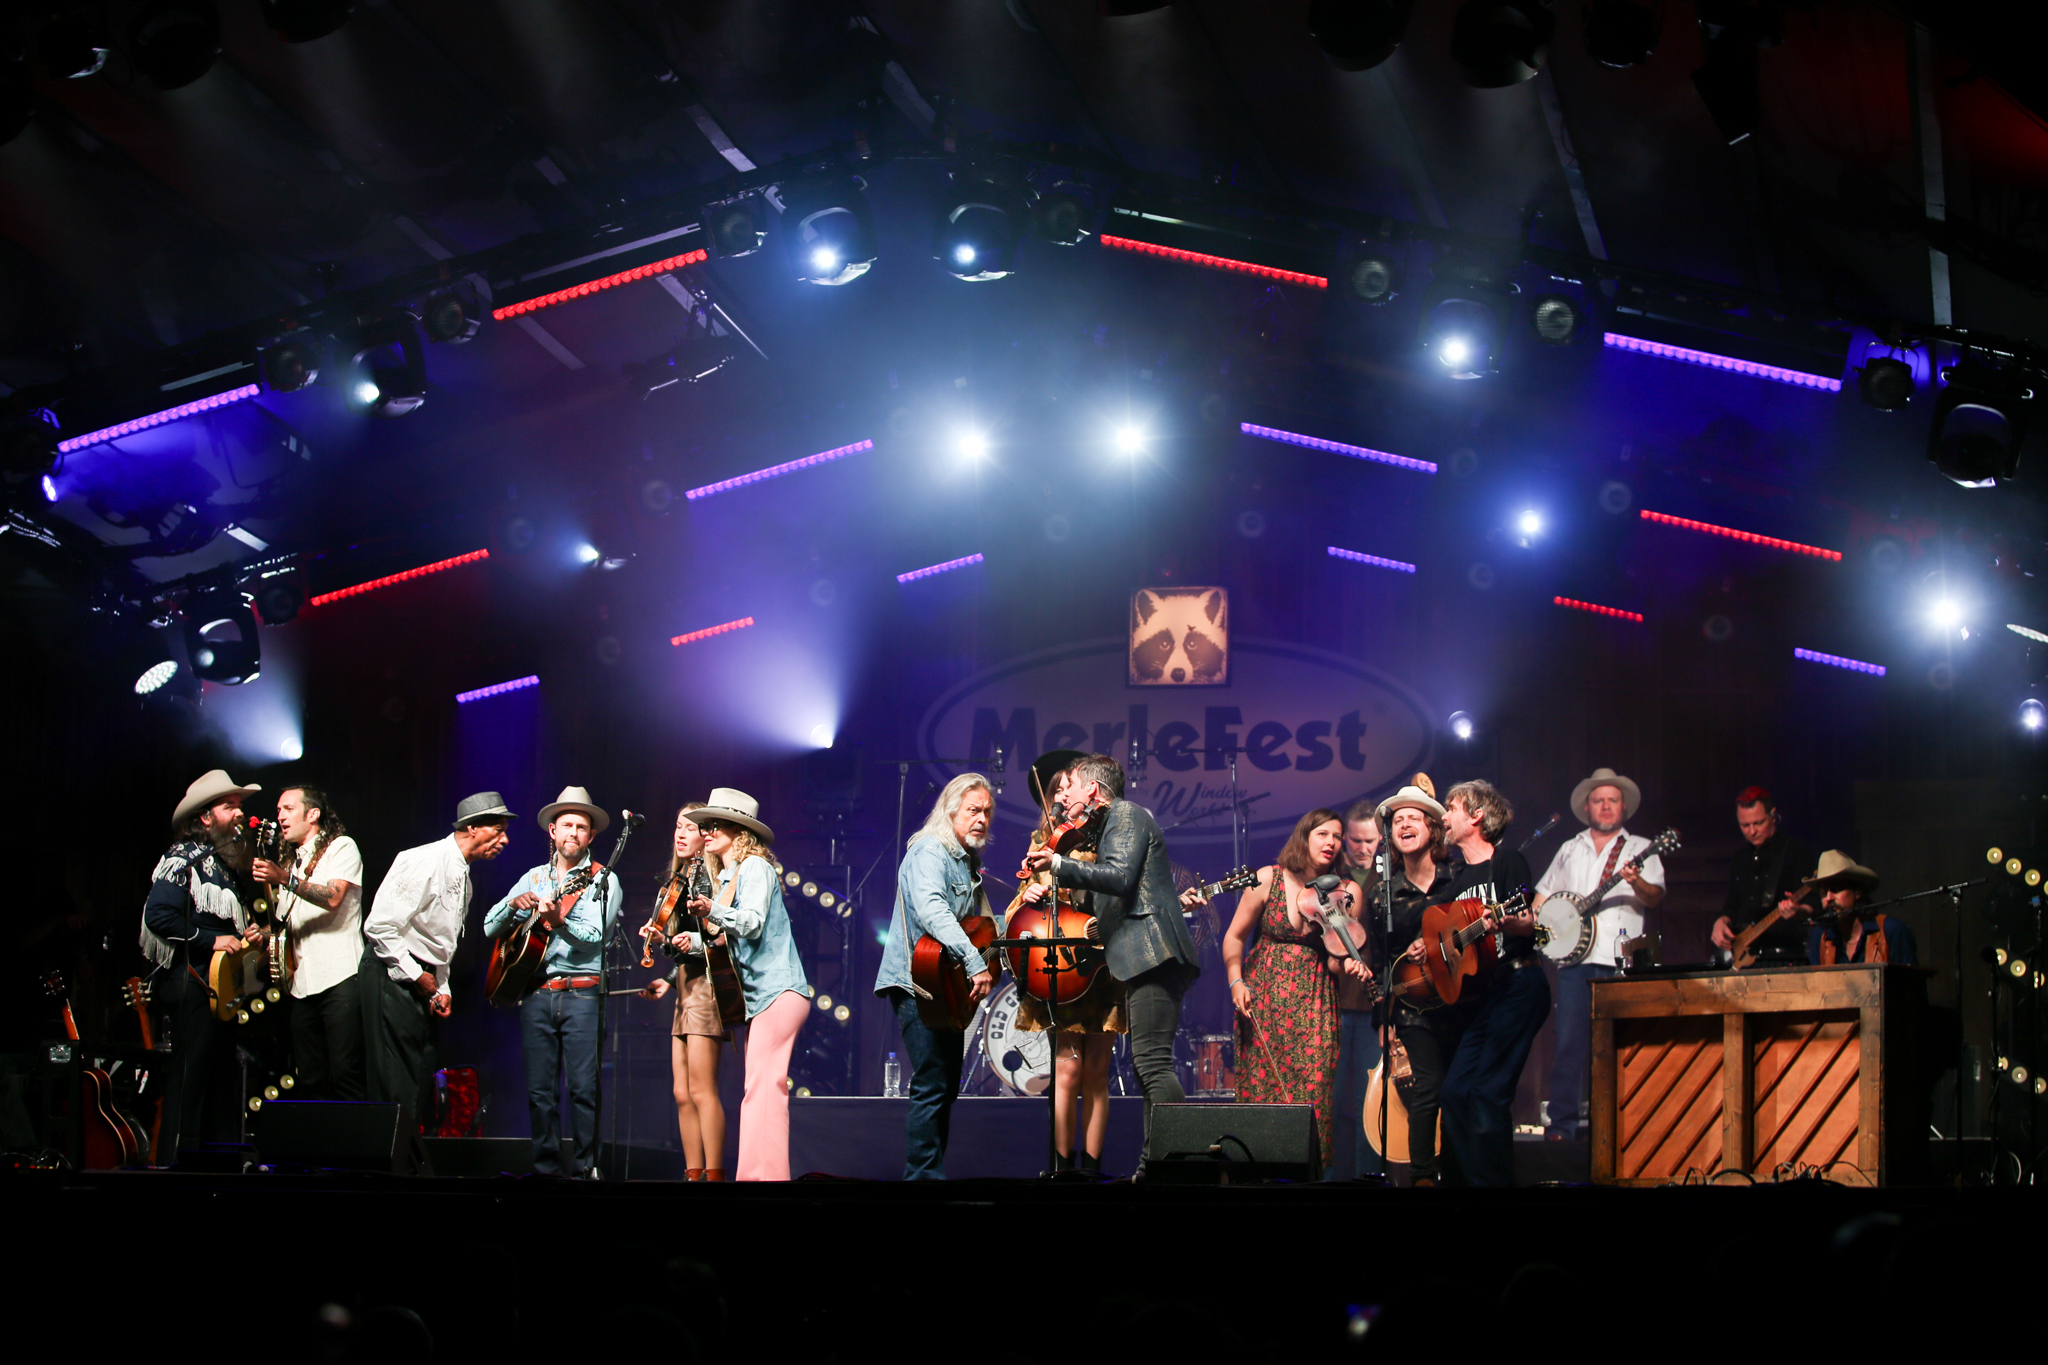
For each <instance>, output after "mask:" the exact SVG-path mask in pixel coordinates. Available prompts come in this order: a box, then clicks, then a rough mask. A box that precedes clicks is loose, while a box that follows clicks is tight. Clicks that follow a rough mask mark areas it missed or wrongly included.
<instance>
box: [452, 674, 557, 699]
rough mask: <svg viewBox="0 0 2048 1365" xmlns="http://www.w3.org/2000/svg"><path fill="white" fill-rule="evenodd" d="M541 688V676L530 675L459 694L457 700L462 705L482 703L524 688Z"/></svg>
mask: <svg viewBox="0 0 2048 1365" xmlns="http://www.w3.org/2000/svg"><path fill="white" fill-rule="evenodd" d="M539 686H540V677H539V675H538V674H533V673H529V674H527V675H526V676H525V677H523V678H514V679H513V680H512V681H511V682H501V683H492V684H491V685H490V686H489V687H479V688H478V689H477V690H476V691H474V692H457V693H456V694H455V700H456V701H457V702H461V703H466V702H473V701H482V700H483V699H484V698H485V697H495V696H497V695H498V694H499V693H501V692H517V691H520V690H521V689H523V688H528V687H539Z"/></svg>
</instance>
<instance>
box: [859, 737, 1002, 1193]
mask: <svg viewBox="0 0 2048 1365" xmlns="http://www.w3.org/2000/svg"><path fill="white" fill-rule="evenodd" d="M995 803H996V798H995V792H994V791H993V790H991V789H990V787H989V782H988V779H987V778H986V777H983V776H982V775H981V774H980V773H962V774H960V776H958V777H956V778H954V779H953V780H952V781H951V782H948V783H947V784H946V786H945V789H944V790H942V791H941V792H940V793H939V799H938V800H936V801H934V802H933V803H932V810H931V814H930V815H928V816H926V817H925V822H924V824H923V826H922V827H921V828H919V830H918V831H917V833H915V834H913V835H911V836H910V842H909V845H908V851H907V852H906V853H905V854H904V855H903V862H902V863H901V864H900V865H899V866H898V867H897V869H896V913H895V915H894V916H893V917H892V918H891V919H890V921H889V941H888V943H887V945H886V946H884V947H883V949H882V969H881V971H879V972H878V973H876V975H875V994H876V995H879V996H881V997H882V998H883V999H884V1000H887V1001H888V1002H889V1007H890V1008H891V1009H892V1010H894V1011H895V1014H896V1027H897V1029H898V1031H900V1032H901V1033H902V1034H903V1055H904V1058H905V1060H907V1061H908V1062H909V1063H910V1117H909V1120H908V1122H907V1123H906V1124H905V1127H904V1134H903V1148H904V1152H903V1178H904V1179H905V1180H944V1179H945V1178H946V1141H947V1139H948V1137H949V1136H950V1134H951V1129H952V1115H953V1101H954V1100H955V1099H956V1098H958V1097H959V1094H960V1067H961V1061H962V1058H963V1056H964V1054H965V1052H966V1047H967V1039H966V1036H965V1034H964V1033H963V1032H962V1031H961V1030H958V1029H935V1028H933V1027H931V1026H930V1025H929V1024H927V1023H925V1021H924V1017H923V1016H922V1015H921V1014H920V1013H919V1012H918V1007H917V1006H918V999H919V997H920V996H922V995H923V994H925V993H924V992H923V991H920V990H919V989H918V987H917V985H916V984H915V983H914V982H913V981H912V980H911V979H910V955H911V950H912V948H913V947H915V945H916V943H917V940H918V939H919V938H920V937H921V936H923V935H925V934H930V935H931V936H932V937H933V938H935V939H937V940H938V941H939V943H940V945H941V946H942V947H944V948H945V950H946V954H947V956H949V957H952V958H954V959H956V960H957V961H958V962H959V963H960V965H961V966H962V968H964V969H965V970H966V972H967V981H968V995H969V997H970V998H971V999H972V1000H975V1001H980V1000H983V999H985V998H986V997H987V996H988V993H989V989H990V988H991V987H992V986H994V985H995V971H994V965H993V964H992V963H989V962H986V961H984V960H983V959H982V956H981V954H980V953H979V952H978V951H976V949H975V947H974V945H973V944H972V943H970V942H969V941H968V938H967V934H966V932H965V931H964V930H962V929H961V928H960V921H961V920H964V919H966V918H968V917H969V916H970V915H986V914H989V913H990V910H989V908H988V904H987V902H986V900H985V899H984V897H983V895H982V890H981V850H982V849H983V848H985V847H987V846H988V822H989V815H990V813H991V812H992V811H994V809H995Z"/></svg>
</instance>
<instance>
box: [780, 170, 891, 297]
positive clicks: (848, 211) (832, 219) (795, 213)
mask: <svg viewBox="0 0 2048 1365" xmlns="http://www.w3.org/2000/svg"><path fill="white" fill-rule="evenodd" d="M782 204H783V209H782V221H783V225H784V227H785V229H786V233H785V237H784V241H785V243H786V245H787V246H788V248H789V253H790V264H791V265H792V266H794V267H795V269H796V277H797V278H798V279H800V280H808V281H809V282H810V283H812V284H827V285H838V284H846V283H849V282H850V281H853V280H857V279H859V278H860V277H861V276H862V275H865V274H867V272H868V269H869V267H871V266H873V265H874V263H875V257H876V256H877V254H878V253H877V251H876V249H875V228H874V220H873V219H872V218H871V217H870V216H869V213H868V204H867V197H866V196H865V195H863V194H862V193H861V189H860V184H859V182H858V181H857V180H814V181H807V182H804V183H801V184H796V185H788V186H785V187H784V188H783V192H782Z"/></svg>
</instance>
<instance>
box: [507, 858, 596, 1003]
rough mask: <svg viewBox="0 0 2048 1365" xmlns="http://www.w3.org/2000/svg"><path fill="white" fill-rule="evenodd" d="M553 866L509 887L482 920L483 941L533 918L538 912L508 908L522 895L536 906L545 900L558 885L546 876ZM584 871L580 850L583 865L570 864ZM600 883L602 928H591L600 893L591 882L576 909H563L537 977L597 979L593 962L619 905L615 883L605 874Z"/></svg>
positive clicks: (587, 861)
mask: <svg viewBox="0 0 2048 1365" xmlns="http://www.w3.org/2000/svg"><path fill="white" fill-rule="evenodd" d="M553 866H554V864H553V863H552V862H546V863H542V864H541V865H540V866H539V867H536V868H530V869H528V871H527V873H526V875H525V876H523V877H521V878H520V879H519V880H518V881H516V882H514V883H513V884H512V889H511V890H510V891H507V892H506V893H505V899H503V900H501V901H499V902H498V903H497V904H496V905H494V906H492V907H491V910H490V913H489V914H487V915H485V916H484V934H485V935H486V936H487V937H490V938H497V937H499V936H501V935H503V934H507V933H510V932H511V930H512V928H513V926H514V925H519V924H524V923H526V921H527V919H528V917H530V916H532V915H535V914H538V913H539V911H538V909H534V910H515V909H513V908H512V902H513V901H514V900H515V899H517V898H518V897H520V896H523V895H525V894H527V893H528V892H532V893H533V894H534V895H536V896H538V897H540V898H541V899H542V900H548V899H551V898H552V897H553V896H554V894H555V890H556V887H557V886H558V885H559V879H557V878H555V877H552V876H550V875H549V869H550V868H552V867H553ZM588 866H590V851H589V850H588V849H585V850H584V852H583V861H582V862H580V863H578V864H576V867H577V868H583V867H588ZM574 870H575V869H574V868H572V869H571V871H574ZM603 881H604V886H603V888H602V889H603V894H604V897H605V908H604V923H603V924H601V925H600V924H599V923H598V922H597V899H598V894H599V890H600V888H599V886H598V884H597V883H595V882H593V883H592V884H591V885H589V886H587V887H585V888H584V889H583V894H582V895H580V896H578V897H577V898H576V904H575V905H573V906H571V907H570V908H569V915H568V918H566V919H564V920H563V921H562V927H561V928H560V929H559V930H557V931H556V933H555V935H554V937H553V938H551V939H549V940H548V950H547V952H546V954H545V955H543V956H542V958H541V960H540V969H541V974H542V975H543V976H596V975H597V969H598V959H599V958H600V957H602V956H603V954H604V941H605V939H606V938H607V937H609V936H610V934H611V931H612V927H613V926H614V925H616V924H617V923H618V922H619V901H620V898H621V895H622V893H621V892H620V890H619V879H618V878H617V877H616V876H614V875H613V874H612V871H611V869H609V868H607V869H605V874H604V878H603Z"/></svg>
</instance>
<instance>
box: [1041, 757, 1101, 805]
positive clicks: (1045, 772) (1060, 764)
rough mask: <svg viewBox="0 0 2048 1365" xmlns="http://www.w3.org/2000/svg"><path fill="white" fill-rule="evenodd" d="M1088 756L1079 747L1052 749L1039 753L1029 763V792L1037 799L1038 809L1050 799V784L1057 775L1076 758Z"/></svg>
mask: <svg viewBox="0 0 2048 1365" xmlns="http://www.w3.org/2000/svg"><path fill="white" fill-rule="evenodd" d="M1086 757H1088V755H1087V754H1085V753H1082V752H1081V751H1080V750H1079V749H1054V750H1053V751H1052V752H1051V753H1049V754H1040V755H1039V756H1038V757H1037V758H1036V759H1034V760H1033V761H1032V764H1031V794H1032V796H1034V797H1036V798H1037V800H1038V805H1039V809H1041V810H1043V809H1044V808H1045V803H1046V802H1047V801H1050V800H1051V799H1052V784H1053V783H1054V782H1056V781H1058V780H1059V775H1060V774H1061V773H1063V772H1065V771H1066V770H1067V769H1068V768H1070V767H1072V766H1073V764H1074V761H1075V760H1076V759H1082V758H1086Z"/></svg>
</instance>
